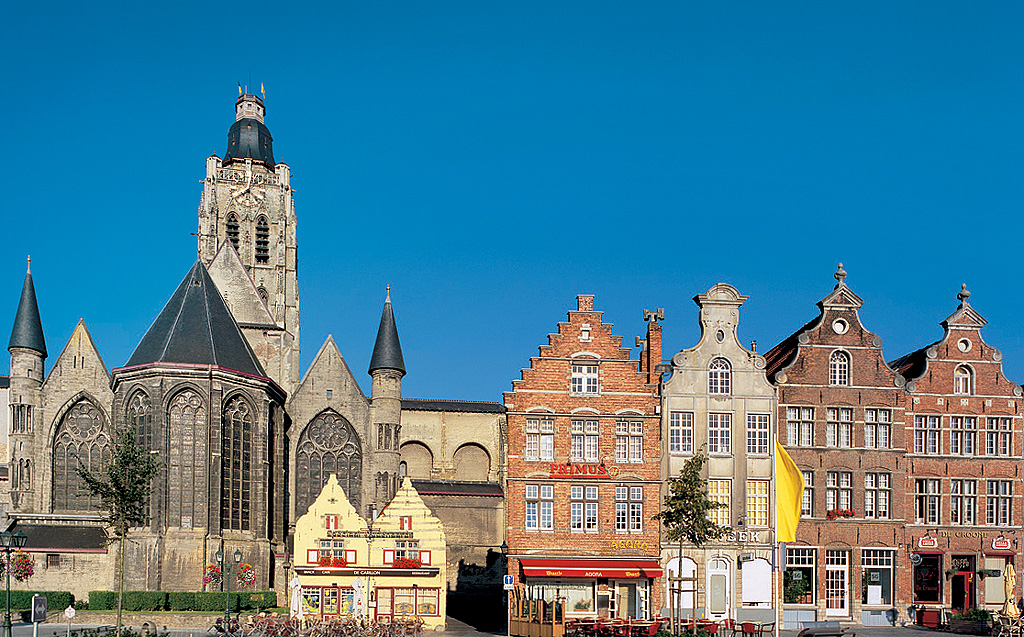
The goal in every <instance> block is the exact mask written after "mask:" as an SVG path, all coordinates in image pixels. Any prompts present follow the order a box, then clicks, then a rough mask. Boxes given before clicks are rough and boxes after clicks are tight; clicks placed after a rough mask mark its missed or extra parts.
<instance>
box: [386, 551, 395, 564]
mask: <svg viewBox="0 0 1024 637" xmlns="http://www.w3.org/2000/svg"><path fill="white" fill-rule="evenodd" d="M384 563H385V564H394V563H395V552H394V550H391V549H384Z"/></svg>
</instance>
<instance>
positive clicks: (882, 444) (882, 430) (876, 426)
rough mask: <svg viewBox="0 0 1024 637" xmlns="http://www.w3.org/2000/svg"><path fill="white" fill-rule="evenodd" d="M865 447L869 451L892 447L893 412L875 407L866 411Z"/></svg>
mask: <svg viewBox="0 0 1024 637" xmlns="http://www.w3.org/2000/svg"><path fill="white" fill-rule="evenodd" d="M864 446H865V447H867V448H869V449H888V448H890V447H891V446H892V410H890V409H878V408H875V407H869V408H867V409H865V410H864Z"/></svg>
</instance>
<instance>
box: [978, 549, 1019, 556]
mask: <svg viewBox="0 0 1024 637" xmlns="http://www.w3.org/2000/svg"><path fill="white" fill-rule="evenodd" d="M985 555H998V556H1001V557H1005V556H1008V555H1016V553H1014V552H1013V551H1002V550H998V549H995V550H994V549H988V550H987V551H985Z"/></svg>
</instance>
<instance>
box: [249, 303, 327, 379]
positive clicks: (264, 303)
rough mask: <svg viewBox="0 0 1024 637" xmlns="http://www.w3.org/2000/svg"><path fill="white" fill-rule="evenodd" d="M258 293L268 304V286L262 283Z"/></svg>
mask: <svg viewBox="0 0 1024 637" xmlns="http://www.w3.org/2000/svg"><path fill="white" fill-rule="evenodd" d="M256 294H259V295H260V300H261V301H263V303H264V304H266V303H267V300H268V299H269V298H270V293H269V292H267V288H265V287H263V286H262V285H261V286H259V287H258V288H256ZM330 391H331V390H329V389H328V390H327V392H328V393H330ZM328 398H330V396H328Z"/></svg>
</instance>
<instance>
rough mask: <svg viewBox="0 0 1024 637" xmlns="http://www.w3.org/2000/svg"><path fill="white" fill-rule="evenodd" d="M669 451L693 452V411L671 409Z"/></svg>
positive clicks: (669, 416) (669, 417) (669, 415)
mask: <svg viewBox="0 0 1024 637" xmlns="http://www.w3.org/2000/svg"><path fill="white" fill-rule="evenodd" d="M668 451H669V453H693V412H692V411H671V412H669V414H668Z"/></svg>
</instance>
